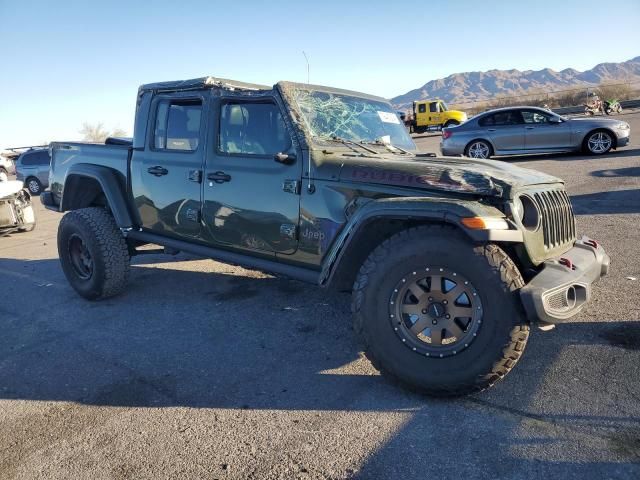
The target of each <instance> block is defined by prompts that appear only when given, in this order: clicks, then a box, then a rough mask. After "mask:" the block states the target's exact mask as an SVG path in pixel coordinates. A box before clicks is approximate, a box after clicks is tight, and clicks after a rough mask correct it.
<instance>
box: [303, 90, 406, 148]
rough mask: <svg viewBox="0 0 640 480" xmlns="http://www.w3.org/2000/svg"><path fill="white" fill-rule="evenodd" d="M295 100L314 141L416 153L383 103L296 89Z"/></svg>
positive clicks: (395, 115) (397, 120) (391, 110)
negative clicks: (386, 144)
mask: <svg viewBox="0 0 640 480" xmlns="http://www.w3.org/2000/svg"><path fill="white" fill-rule="evenodd" d="M295 100H296V103H297V105H298V108H299V109H300V113H302V117H303V118H304V121H305V123H306V125H307V127H308V128H309V130H310V131H311V135H312V136H313V137H314V139H318V140H329V139H341V140H346V141H348V142H356V143H360V142H364V143H371V144H376V143H380V142H383V141H384V139H385V137H386V138H387V139H390V140H391V145H393V146H396V147H400V148H403V149H406V150H416V146H415V144H414V143H413V140H411V137H410V136H409V133H408V132H407V129H406V128H405V126H404V124H403V123H402V122H401V121H400V119H399V118H398V115H397V114H396V112H395V111H394V110H393V109H392V108H391V105H389V104H388V103H386V102H378V101H375V100H370V99H367V98H361V97H354V96H351V95H343V94H338V93H329V92H323V91H319V90H306V89H297V90H296V91H295Z"/></svg>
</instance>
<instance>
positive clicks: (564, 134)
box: [522, 110, 571, 150]
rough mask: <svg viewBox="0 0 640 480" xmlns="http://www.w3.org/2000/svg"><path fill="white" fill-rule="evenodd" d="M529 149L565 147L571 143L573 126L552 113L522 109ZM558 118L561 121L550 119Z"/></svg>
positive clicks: (526, 141) (527, 147)
mask: <svg viewBox="0 0 640 480" xmlns="http://www.w3.org/2000/svg"><path fill="white" fill-rule="evenodd" d="M522 118H523V119H524V128H525V148H526V149H527V150H544V149H555V148H557V149H563V148H568V147H569V146H570V145H571V128H570V127H569V123H568V122H565V121H562V119H559V117H557V116H556V115H553V114H552V113H547V112H542V111H540V110H522ZM554 118H557V119H559V120H560V121H559V122H558V121H556V122H552V121H550V120H552V119H554Z"/></svg>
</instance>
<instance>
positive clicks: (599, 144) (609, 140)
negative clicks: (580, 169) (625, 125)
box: [583, 130, 613, 155]
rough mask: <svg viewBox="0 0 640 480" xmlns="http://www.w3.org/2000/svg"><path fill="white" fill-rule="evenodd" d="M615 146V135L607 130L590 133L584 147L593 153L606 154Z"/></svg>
mask: <svg viewBox="0 0 640 480" xmlns="http://www.w3.org/2000/svg"><path fill="white" fill-rule="evenodd" d="M612 147H613V137H612V136H611V134H610V133H609V132H607V131H605V130H596V131H595V132H591V133H589V134H588V135H587V136H586V137H585V139H584V144H583V149H584V150H585V151H586V152H588V153H590V154H591V155H604V154H605V153H607V152H608V151H609V150H611V148H612Z"/></svg>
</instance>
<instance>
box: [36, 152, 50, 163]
mask: <svg viewBox="0 0 640 480" xmlns="http://www.w3.org/2000/svg"><path fill="white" fill-rule="evenodd" d="M34 157H36V164H37V165H49V164H50V163H51V160H50V159H49V152H47V151H46V150H43V151H42V152H39V153H38V154H37V155H34Z"/></svg>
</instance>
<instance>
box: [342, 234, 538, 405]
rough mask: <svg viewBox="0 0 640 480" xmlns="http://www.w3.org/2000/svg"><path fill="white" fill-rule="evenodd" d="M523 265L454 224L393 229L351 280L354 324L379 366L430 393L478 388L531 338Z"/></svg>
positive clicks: (505, 368) (498, 374)
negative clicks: (520, 291)
mask: <svg viewBox="0 0 640 480" xmlns="http://www.w3.org/2000/svg"><path fill="white" fill-rule="evenodd" d="M523 285H524V282H523V280H522V277H521V275H520V272H519V271H518V268H517V267H516V266H515V264H514V263H513V262H512V261H511V259H510V258H509V257H508V256H507V254H506V253H505V252H504V251H503V250H502V249H501V248H499V247H498V246H496V245H493V244H485V245H480V246H474V245H471V244H470V243H468V242H467V241H466V239H464V238H463V237H462V235H461V234H460V233H459V232H458V231H457V230H456V229H454V228H451V227H445V226H425V227H418V228H413V229H410V230H406V231H403V232H400V233H398V234H396V235H395V236H393V237H391V238H390V239H389V240H387V241H385V242H384V243H382V244H381V245H380V246H379V247H378V248H377V249H376V250H374V251H373V253H371V255H370V256H369V257H368V259H367V260H366V262H365V263H364V265H363V266H362V268H361V269H360V272H359V274H358V277H357V279H356V282H355V284H354V289H353V302H352V310H353V312H354V329H355V331H356V332H358V333H359V334H360V336H361V339H362V342H363V343H364V347H365V354H366V355H367V357H368V358H369V359H370V360H371V361H372V363H373V365H374V366H375V367H376V368H378V369H379V370H380V371H381V372H383V373H384V374H386V375H388V376H391V377H392V378H394V379H396V380H399V381H400V382H402V383H403V384H405V385H407V386H409V387H410V388H411V389H414V390H417V391H420V392H423V393H427V394H431V395H437V396H451V395H463V394H468V393H472V392H477V391H480V390H483V389H485V388H487V387H490V386H492V385H493V384H494V383H495V382H497V381H498V380H500V379H502V378H503V377H504V376H505V375H506V374H507V373H508V372H509V371H510V370H511V369H512V368H513V367H514V366H515V364H516V363H517V362H518V360H519V358H520V357H521V355H522V353H523V351H524V348H525V346H526V343H527V339H528V337H529V325H528V323H527V321H526V319H525V314H524V312H523V310H522V307H521V304H520V299H519V296H518V289H519V288H521V287H522V286H523Z"/></svg>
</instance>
